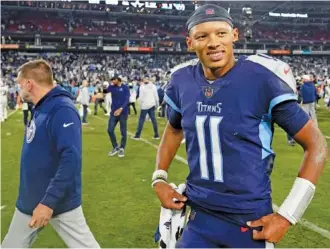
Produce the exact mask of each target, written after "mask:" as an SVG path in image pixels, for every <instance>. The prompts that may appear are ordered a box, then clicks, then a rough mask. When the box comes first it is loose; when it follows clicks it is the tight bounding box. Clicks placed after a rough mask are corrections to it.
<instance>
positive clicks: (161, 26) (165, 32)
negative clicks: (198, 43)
mask: <svg viewBox="0 0 330 249" xmlns="http://www.w3.org/2000/svg"><path fill="white" fill-rule="evenodd" d="M237 25H238V27H239V28H240V26H239V25H240V24H237ZM1 27H2V31H10V32H44V33H47V32H48V33H50V32H58V33H64V32H69V33H75V34H83V33H88V34H104V35H109V36H118V35H130V36H154V37H159V38H164V37H167V36H181V37H184V36H185V34H186V33H185V27H184V22H182V21H177V20H170V19H168V20H152V19H151V20H148V19H142V18H141V19H137V20H134V22H132V21H131V19H129V18H128V17H121V18H113V17H112V18H108V17H97V18H93V19H90V18H86V17H84V16H83V15H78V14H76V15H72V14H71V13H70V14H68V13H61V12H55V13H52V12H43V13H38V14H36V13H34V12H21V11H6V12H4V13H3V15H2V24H1ZM253 27H254V30H255V32H254V38H255V39H263V40H273V39H275V38H276V40H289V41H291V40H295V41H329V40H330V33H329V29H327V28H326V27H324V26H316V27H315V26H307V27H305V28H302V29H299V30H292V27H291V26H289V25H284V24H282V25H281V24H276V25H266V24H262V23H256V24H255V25H254V26H253ZM242 35H243V33H242V34H241V36H242ZM241 38H243V37H241Z"/></svg>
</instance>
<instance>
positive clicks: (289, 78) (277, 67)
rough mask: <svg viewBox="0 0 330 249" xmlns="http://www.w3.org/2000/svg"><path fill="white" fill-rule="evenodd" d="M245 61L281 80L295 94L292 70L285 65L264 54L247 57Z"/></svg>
mask: <svg viewBox="0 0 330 249" xmlns="http://www.w3.org/2000/svg"><path fill="white" fill-rule="evenodd" d="M246 60H249V61H252V62H254V63H257V64H259V65H261V66H263V67H265V68H267V69H268V70H269V71H271V72H273V73H274V74H275V75H276V76H277V77H279V78H280V79H281V80H283V81H284V82H285V83H286V84H287V85H288V86H289V87H290V88H291V89H292V90H293V91H294V93H297V88H296V85H297V84H296V80H295V78H294V77H293V74H292V70H291V68H290V66H289V65H288V64H287V63H285V62H283V61H281V60H278V59H276V58H273V57H271V56H268V55H264V54H256V55H251V56H248V57H247V58H246Z"/></svg>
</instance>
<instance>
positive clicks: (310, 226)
mask: <svg viewBox="0 0 330 249" xmlns="http://www.w3.org/2000/svg"><path fill="white" fill-rule="evenodd" d="M273 209H274V211H275V212H277V210H278V209H279V207H278V206H277V205H276V204H273ZM299 224H301V225H302V226H304V227H307V228H308V229H311V230H313V231H314V232H317V233H318V234H320V235H322V236H323V237H325V238H327V239H330V231H328V230H326V229H323V228H321V227H318V226H317V225H315V224H314V223H312V222H310V221H308V220H305V219H303V218H302V219H300V221H299Z"/></svg>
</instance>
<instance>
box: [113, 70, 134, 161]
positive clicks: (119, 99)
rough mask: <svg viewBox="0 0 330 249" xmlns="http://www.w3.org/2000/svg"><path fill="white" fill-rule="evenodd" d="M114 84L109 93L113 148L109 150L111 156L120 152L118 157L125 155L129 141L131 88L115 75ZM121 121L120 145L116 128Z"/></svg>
mask: <svg viewBox="0 0 330 249" xmlns="http://www.w3.org/2000/svg"><path fill="white" fill-rule="evenodd" d="M111 81H112V83H113V84H112V85H110V86H109V87H108V93H110V94H111V101H112V103H111V113H110V118H109V124H108V134H109V137H110V141H111V144H112V147H113V149H112V150H111V151H110V152H109V154H108V155H109V156H114V155H116V154H117V153H118V157H124V156H125V147H126V141H127V118H128V104H129V97H130V93H129V89H128V87H127V86H126V85H124V84H122V82H121V78H120V77H118V76H114V77H113V78H112V79H111ZM118 122H119V123H120V133H121V142H120V146H118V143H117V139H116V135H115V128H116V125H117V123H118Z"/></svg>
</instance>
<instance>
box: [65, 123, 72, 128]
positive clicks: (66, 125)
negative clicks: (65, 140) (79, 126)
mask: <svg viewBox="0 0 330 249" xmlns="http://www.w3.org/2000/svg"><path fill="white" fill-rule="evenodd" d="M70 125H73V122H72V123H68V124H66V123H64V124H63V127H64V128H66V127H69V126H70Z"/></svg>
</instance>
